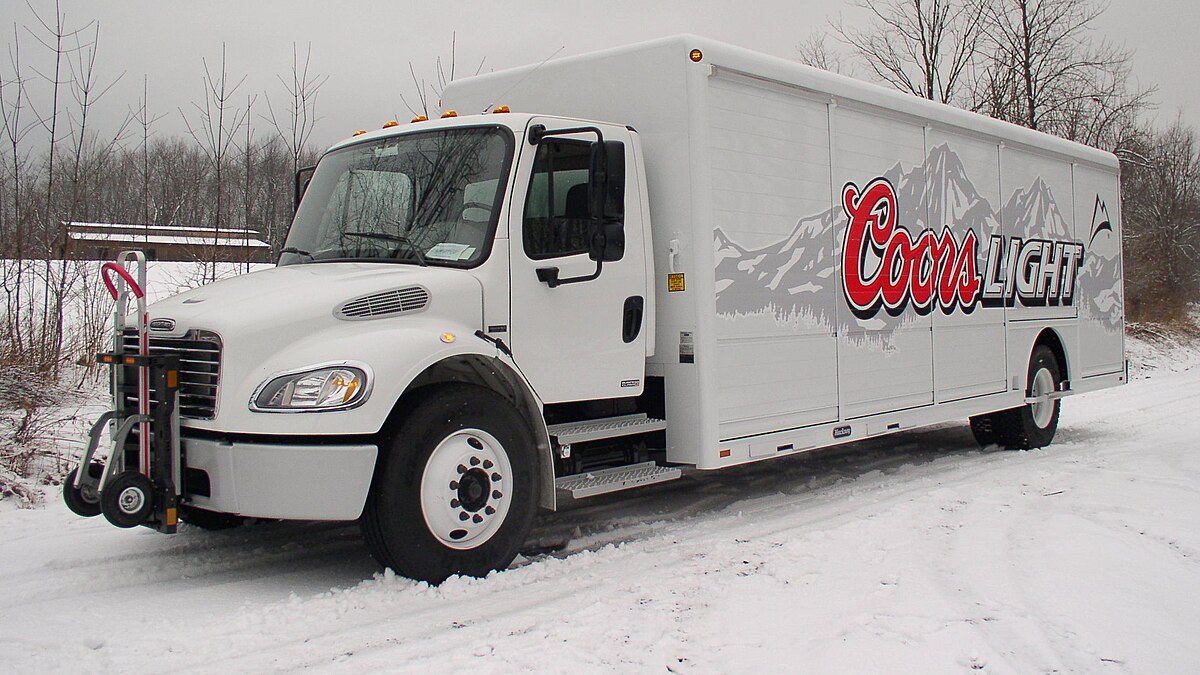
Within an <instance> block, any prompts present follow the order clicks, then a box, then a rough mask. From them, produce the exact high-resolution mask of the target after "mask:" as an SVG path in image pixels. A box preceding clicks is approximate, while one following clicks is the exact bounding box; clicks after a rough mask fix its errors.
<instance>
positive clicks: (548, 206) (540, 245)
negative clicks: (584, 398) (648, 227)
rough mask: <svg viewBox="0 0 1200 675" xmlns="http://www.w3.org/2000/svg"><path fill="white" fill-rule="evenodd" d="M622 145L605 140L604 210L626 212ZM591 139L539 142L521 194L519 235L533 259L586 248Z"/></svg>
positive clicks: (620, 213) (557, 255)
mask: <svg viewBox="0 0 1200 675" xmlns="http://www.w3.org/2000/svg"><path fill="white" fill-rule="evenodd" d="M624 150H625V148H624V145H622V144H621V143H617V142H611V141H610V142H608V143H606V151H607V154H608V166H609V170H608V195H607V200H606V201H607V202H608V205H607V206H606V209H607V215H611V216H617V217H620V216H623V215H624V197H625V151H624ZM591 154H592V144H591V143H589V142H586V141H575V140H570V139H547V140H544V141H542V142H541V143H540V144H538V149H537V154H536V155H535V156H534V162H533V176H532V178H531V179H530V184H529V192H528V194H527V196H526V198H525V219H524V226H523V228H522V229H523V232H524V234H523V240H524V245H525V253H526V255H528V256H529V257H530V258H532V259H534V260H540V259H545V258H559V257H563V256H569V255H579V254H583V253H587V252H588V236H589V234H590V229H591V217H590V213H589V209H588V202H589V199H588V182H589V181H588V178H589V175H588V174H589V164H590V163H591Z"/></svg>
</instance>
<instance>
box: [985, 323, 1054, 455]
mask: <svg viewBox="0 0 1200 675" xmlns="http://www.w3.org/2000/svg"><path fill="white" fill-rule="evenodd" d="M1058 367H1059V364H1058V358H1056V357H1055V356H1054V351H1053V350H1051V349H1050V348H1049V347H1047V346H1046V345H1038V346H1037V347H1034V349H1033V354H1032V355H1031V356H1030V358H1029V373H1028V379H1027V382H1029V385H1028V388H1027V389H1026V392H1025V393H1026V396H1028V397H1030V398H1034V399H1038V400H1036V401H1034V402H1033V403H1026V404H1025V405H1023V406H1021V407H1019V408H1011V409H1009V410H1001V411H1000V412H995V413H990V414H987V415H980V416H978V417H972V418H971V431H972V432H973V433H974V434H975V439H976V440H977V441H979V443H980V445H990V444H992V443H996V444H998V445H1002V446H1004V447H1006V448H1009V449H1011V450H1030V449H1033V448H1041V447H1044V446H1047V445H1050V442H1051V441H1053V440H1054V434H1055V432H1056V431H1058V416H1059V412H1060V409H1061V406H1062V403H1061V401H1060V400H1059V399H1057V398H1050V394H1053V393H1054V392H1056V391H1058V388H1059V384H1060V382H1061V379H1060V377H1059V369H1058Z"/></svg>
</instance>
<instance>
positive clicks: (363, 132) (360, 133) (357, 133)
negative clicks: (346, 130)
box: [350, 129, 367, 136]
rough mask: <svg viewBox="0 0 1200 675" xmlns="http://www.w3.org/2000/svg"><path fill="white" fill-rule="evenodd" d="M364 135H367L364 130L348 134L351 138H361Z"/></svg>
mask: <svg viewBox="0 0 1200 675" xmlns="http://www.w3.org/2000/svg"><path fill="white" fill-rule="evenodd" d="M365 133H367V130H366V129H359V130H358V131H356V132H354V133H352V134H350V135H351V136H362V135H363V134H365Z"/></svg>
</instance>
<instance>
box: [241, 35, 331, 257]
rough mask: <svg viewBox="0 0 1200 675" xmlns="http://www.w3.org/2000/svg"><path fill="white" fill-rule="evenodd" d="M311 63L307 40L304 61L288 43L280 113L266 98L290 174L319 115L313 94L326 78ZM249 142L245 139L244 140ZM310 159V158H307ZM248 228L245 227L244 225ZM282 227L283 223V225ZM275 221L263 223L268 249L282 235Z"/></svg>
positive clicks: (305, 149) (297, 167)
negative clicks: (289, 67)
mask: <svg viewBox="0 0 1200 675" xmlns="http://www.w3.org/2000/svg"><path fill="white" fill-rule="evenodd" d="M311 63H312V44H311V43H310V44H309V45H308V47H307V49H305V52H304V61H303V63H302V62H301V61H300V53H299V49H298V47H297V46H296V43H294V42H293V43H292V72H291V78H290V81H288V80H285V79H284V78H283V77H279V83H280V84H282V85H283V90H284V92H285V94H286V96H285V97H284V100H285V102H286V103H285V104H284V105H283V106H281V107H280V112H279V114H278V115H277V114H276V113H275V108H274V106H272V104H271V98H270V96H268V97H266V102H267V117H266V118H265V119H266V120H267V121H268V122H270V123H271V126H272V127H273V128H274V129H275V135H276V136H277V137H278V138H279V140H280V141H282V142H283V144H284V146H285V147H286V148H287V150H288V152H289V153H290V154H291V159H292V174H291V175H292V176H293V177H294V176H295V175H296V173H297V172H299V171H300V167H301V166H303V165H304V164H305V163H306V160H305V156H306V154H311V153H312V151H311V149H310V148H309V143H310V140H309V139H310V137H311V136H312V131H313V128H314V127H315V126H316V124H317V120H319V119H320V118H319V117H318V116H317V94H318V92H320V90H321V86H322V85H324V84H325V82H326V81H327V80H328V79H329V76H328V75H318V74H315V73H313V72H311V70H310V68H311ZM247 143H249V141H247ZM309 161H311V160H309ZM247 227H248V226H247ZM283 228H286V225H284V226H283ZM277 229H279V228H277V227H276V224H275V222H274V220H273V219H271V220H267V221H265V222H264V230H265V231H264V232H263V233H262V234H263V237H264V239H266V241H267V242H269V243H270V244H271V246H272V252H274V250H275V248H274V247H275V242H276V240H278V239H281V238H282V236H281V235H282V229H279V231H277Z"/></svg>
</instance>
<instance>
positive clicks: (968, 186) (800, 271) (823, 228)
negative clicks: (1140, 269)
mask: <svg viewBox="0 0 1200 675" xmlns="http://www.w3.org/2000/svg"><path fill="white" fill-rule="evenodd" d="M884 178H886V179H888V180H889V181H890V182H891V183H892V185H893V186H894V187H895V189H896V197H897V202H898V206H899V210H900V213H899V214H898V215H899V220H898V222H899V224H901V225H902V226H903V227H905V228H907V229H908V230H909V232H912V233H916V232H920V231H921V230H923V229H926V228H930V229H933V230H934V231H935V232H941V230H942V228H943V227H949V228H950V229H951V231H952V232H954V234H955V237H956V239H957V240H959V241H962V237H963V236H964V235H965V234H966V233H967V231H968V230H974V232H975V234H976V236H977V237H978V238H979V241H980V255H981V256H985V255H986V252H987V242H988V239H989V237H991V236H992V235H993V234H998V233H1000V230H1001V225H1000V224H1001V217H1000V215H1001V214H999V213H997V211H996V208H995V206H994V205H993V204H991V203H990V202H989V201H988V200H987V199H986V198H985V197H983V195H981V194H980V193H979V191H978V190H977V189H976V188H975V185H974V183H973V182H972V181H971V179H970V177H969V176H968V175H967V171H966V167H965V166H964V165H963V162H962V160H961V158H960V157H959V156H958V155H957V154H956V153H955V152H954V151H953V150H951V149H950V147H949V146H948V145H946V144H943V145H939V146H936V147H934V148H932V149H931V150H930V151H929V154H928V155H927V156H926V158H925V162H924V163H923V164H922V165H920V166H915V167H913V168H911V169H909V170H908V171H905V170H904V169H903V167H902V166H901V165H900V164H896V165H894V166H892V168H890V169H889V170H888V171H886V172H885V173H884ZM869 179H870V177H864V180H863V181H862V183H861V184H865V183H866V182H867V181H868V180H869ZM1002 214H1003V222H1004V223H1010V224H1011V226H1012V228H1013V230H1014V231H1018V232H1026V233H1028V235H1027V236H1032V237H1037V238H1043V239H1059V240H1073V239H1074V237H1073V236H1071V233H1070V231H1069V228H1068V225H1067V221H1066V219H1065V218H1064V217H1063V215H1062V212H1061V210H1060V209H1059V207H1058V204H1057V202H1056V200H1055V199H1054V195H1053V192H1052V191H1051V189H1050V187H1049V186H1048V185H1047V184H1046V183H1045V181H1043V180H1042V179H1041V178H1040V177H1036V178H1034V180H1033V182H1032V183H1031V184H1030V185H1029V186H1028V187H1026V188H1023V189H1019V190H1017V191H1016V192H1014V193H1013V194H1012V196H1011V197H1010V198H1009V200H1008V202H1007V203H1006V204H1005V205H1004V206H1003V209H1002ZM845 227H846V214H845V211H844V210H843V209H842V208H841V205H840V204H839V205H838V206H837V207H836V208H835V209H828V210H825V211H822V212H820V213H816V214H813V215H808V216H804V217H802V218H800V219H799V220H798V221H797V222H796V225H795V227H794V228H793V229H792V232H791V233H790V234H789V235H788V236H787V237H786V238H784V239H781V240H780V241H777V242H774V243H771V244H768V245H766V246H762V247H760V248H748V247H745V246H742V245H741V244H739V243H738V242H736V241H734V240H733V239H732V238H731V237H730V236H729V235H728V234H726V233H725V232H724V231H723V230H722V229H721V228H714V230H713V254H714V265H715V276H716V305H717V313H718V315H720V316H722V317H724V318H726V319H729V320H735V321H736V320H737V319H738V318H739V317H745V316H762V315H769V316H773V317H774V318H775V320H776V321H777V322H779V323H794V322H797V321H801V322H804V323H806V324H808V325H812V326H819V327H822V328H826V329H830V330H837V331H839V332H845V331H847V330H850V329H857V330H858V331H861V330H864V329H865V330H868V331H872V332H871V333H870V334H869V336H870V337H869V338H866V337H864V338H863V339H867V340H868V341H870V342H878V343H882V344H887V343H890V342H891V340H892V338H893V335H894V333H895V331H896V330H897V329H899V328H900V327H902V326H903V325H904V324H905V323H906V322H911V321H913V320H914V317H913V315H912V314H911V313H904V314H901V315H899V316H891V315H889V314H887V313H886V312H880V313H879V314H877V315H875V316H874V317H872V318H870V319H867V320H862V319H857V318H855V317H854V316H852V315H851V314H850V313H849V312H845V311H843V312H842V313H841V314H842V316H841V317H840V325H837V326H835V324H837V323H839V322H838V320H837V319H836V318H835V317H837V316H838V313H837V310H836V303H842V302H844V299H843V298H842V291H841V288H840V287H839V280H838V275H837V274H836V260H837V257H838V256H840V255H841V241H840V239H839V237H838V236H837V234H839V233H840V232H842V231H843V230H844V229H845ZM831 251H832V254H831ZM1114 260H1115V259H1114ZM872 262H875V263H877V262H878V261H877V260H876V261H868V263H867V264H868V266H869V265H870V264H872ZM984 262H985V261H983V260H980V261H979V264H980V269H981V270H982V269H983V264H984ZM1103 262H1104V261H1103V260H1100V261H1098V262H1097V263H1095V264H1094V263H1093V262H1092V260H1091V259H1090V258H1088V259H1087V260H1086V264H1085V266H1084V268H1083V270H1081V278H1080V289H1079V290H1080V291H1081V292H1084V291H1085V290H1087V289H1085V287H1084V286H1085V283H1088V284H1091V283H1092V281H1091V275H1094V276H1095V278H1096V279H1097V280H1098V279H1108V280H1109V281H1108V284H1109V285H1110V286H1114V287H1115V288H1116V291H1115V292H1117V293H1119V287H1120V283H1119V281H1116V277H1115V267H1111V266H1109V265H1103ZM1115 264H1116V263H1115V262H1112V265H1115ZM1089 265H1092V266H1095V267H1096V269H1095V271H1094V272H1092V271H1089V270H1091V269H1092V268H1091V267H1089ZM1101 268H1103V269H1101ZM1084 275H1088V280H1087V281H1085V279H1084ZM1089 288H1090V286H1089ZM1102 290H1103V289H1102ZM1107 290H1108V292H1109V293H1110V295H1111V293H1112V292H1113V291H1112V289H1111V288H1109V289H1107ZM1083 297H1089V298H1091V297H1094V296H1091V295H1085V296H1083ZM1112 304H1113V301H1112V299H1111V298H1110V299H1109V300H1108V301H1107V303H1106V305H1105V306H1106V307H1107V308H1108V309H1109V310H1110V311H1111V309H1112ZM1117 307H1118V309H1119V303H1118V305H1117ZM1095 309H1096V310H1097V311H1099V310H1100V307H1096V308H1095ZM976 311H986V310H976ZM1115 321H1116V322H1118V323H1119V321H1120V316H1119V315H1117V316H1116V317H1115ZM853 332H854V334H861V333H858V332H857V331H853Z"/></svg>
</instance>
